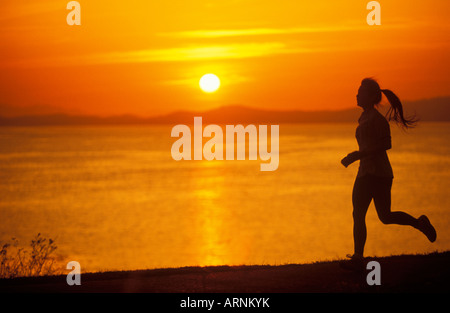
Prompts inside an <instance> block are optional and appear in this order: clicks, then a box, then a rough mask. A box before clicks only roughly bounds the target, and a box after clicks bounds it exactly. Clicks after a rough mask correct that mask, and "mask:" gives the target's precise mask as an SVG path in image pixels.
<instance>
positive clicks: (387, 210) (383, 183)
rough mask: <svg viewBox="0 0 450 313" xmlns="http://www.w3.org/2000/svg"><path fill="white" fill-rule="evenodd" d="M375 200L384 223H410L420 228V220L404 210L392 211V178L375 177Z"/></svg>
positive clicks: (379, 215) (376, 207)
mask: <svg viewBox="0 0 450 313" xmlns="http://www.w3.org/2000/svg"><path fill="white" fill-rule="evenodd" d="M373 182H374V184H373V202H374V203H375V209H376V210H377V214H378V217H379V219H380V221H381V222H382V223H383V224H397V225H409V226H413V227H415V228H419V226H420V225H419V220H418V219H416V218H414V217H412V216H411V215H409V214H408V213H405V212H402V211H395V212H391V188H392V178H388V177H373Z"/></svg>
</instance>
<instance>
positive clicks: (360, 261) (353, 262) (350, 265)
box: [339, 254, 364, 272]
mask: <svg viewBox="0 0 450 313" xmlns="http://www.w3.org/2000/svg"><path fill="white" fill-rule="evenodd" d="M347 258H349V260H344V261H340V262H339V266H340V267H341V268H343V269H345V270H349V271H355V272H360V271H363V270H364V257H362V256H360V255H356V254H353V255H349V254H348V255H347Z"/></svg>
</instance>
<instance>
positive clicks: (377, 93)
mask: <svg viewBox="0 0 450 313" xmlns="http://www.w3.org/2000/svg"><path fill="white" fill-rule="evenodd" d="M356 102H357V104H358V106H360V107H362V108H364V109H368V108H371V107H373V106H375V105H377V104H379V103H380V102H381V89H380V85H378V83H377V81H376V80H374V79H372V78H364V79H363V80H362V82H361V86H360V87H359V89H358V94H357V95H356Z"/></svg>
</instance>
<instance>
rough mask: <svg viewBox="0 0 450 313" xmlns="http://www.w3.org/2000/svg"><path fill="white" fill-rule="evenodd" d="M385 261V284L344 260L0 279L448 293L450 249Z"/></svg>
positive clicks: (95, 288)
mask: <svg viewBox="0 0 450 313" xmlns="http://www.w3.org/2000/svg"><path fill="white" fill-rule="evenodd" d="M373 260H375V261H377V262H379V264H380V266H381V285H379V286H376V285H375V286H369V285H368V284H367V281H366V277H367V275H368V274H369V272H370V270H364V271H362V272H351V271H346V270H343V269H342V268H340V266H339V261H327V262H317V263H312V264H287V265H278V266H270V265H247V266H211V267H182V268H167V269H151V270H137V271H116V272H99V273H82V274H81V285H80V286H69V285H68V284H67V283H66V276H65V275H60V276H44V277H23V278H15V279H0V292H1V293H22V292H26V293H80V292H81V293H129V292H133V293H372V292H375V293H381V292H400V293H405V292H408V293H409V292H413V293H416V292H425V293H443V292H449V291H450V287H449V284H448V282H449V281H450V251H446V252H436V253H430V254H425V255H399V256H390V257H379V258H378V257H374V258H370V257H368V258H367V262H369V261H373Z"/></svg>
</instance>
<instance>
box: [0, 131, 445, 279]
mask: <svg viewBox="0 0 450 313" xmlns="http://www.w3.org/2000/svg"><path fill="white" fill-rule="evenodd" d="M355 127H356V124H302V125H280V147H279V149H280V154H279V168H278V169H277V170H276V171H273V172H261V171H260V163H261V161H260V160H257V161H249V160H246V161H178V162H177V161H174V160H173V159H172V156H171V146H172V143H173V142H174V141H175V139H174V138H171V136H170V132H171V128H172V126H102V127H1V128H0V223H1V228H0V242H6V241H8V240H9V239H10V238H11V237H15V238H17V239H18V240H19V242H20V243H23V244H27V243H28V242H29V241H30V240H31V239H32V238H33V237H34V236H35V235H36V234H37V233H41V234H42V235H43V236H46V237H51V238H54V239H55V241H56V245H57V246H58V249H57V250H56V253H57V254H58V257H59V258H58V260H59V262H60V263H61V264H63V266H64V265H65V264H67V263H68V262H69V261H78V262H79V263H80V265H81V270H82V272H86V271H105V270H132V269H147V268H159V267H179V266H196V265H200V266H205V265H242V264H271V265H277V264H278V265H279V264H287V263H304V262H313V261H321V260H332V259H337V258H342V257H344V256H345V254H347V253H351V252H352V251H353V239H352V215H351V213H352V205H351V192H352V186H353V182H354V179H355V176H356V172H357V167H358V165H357V163H355V164H353V165H351V166H349V167H348V168H344V167H343V166H342V165H341V164H340V160H341V158H342V157H344V156H345V155H346V154H347V153H348V152H351V151H353V150H356V149H357V144H356V140H355V138H354V132H355ZM391 129H392V141H393V149H392V150H390V151H389V152H388V154H389V157H390V160H391V163H392V167H393V169H394V176H395V178H394V184H393V187H392V210H403V211H406V212H408V213H410V214H411V215H413V216H416V217H418V216H420V215H421V214H427V215H428V216H429V218H430V220H431V221H432V223H433V224H434V225H435V227H436V229H437V232H438V239H437V241H436V242H435V243H433V244H431V243H429V242H428V240H427V239H426V237H425V236H424V235H422V234H421V233H419V232H418V231H417V230H415V229H413V228H410V227H406V226H397V225H383V224H382V223H381V222H380V221H379V220H378V217H377V216H376V213H375V209H374V206H373V203H372V204H371V207H370V208H369V212H368V214H367V227H368V238H367V243H366V255H371V256H375V255H376V256H385V255H392V254H401V253H427V252H432V251H443V250H448V249H450V212H449V209H450V200H449V194H448V190H449V179H450V146H449V142H450V123H425V122H424V123H422V124H420V125H419V127H418V128H416V129H413V130H410V131H408V132H404V131H402V130H400V129H398V128H397V127H396V126H395V125H391Z"/></svg>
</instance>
